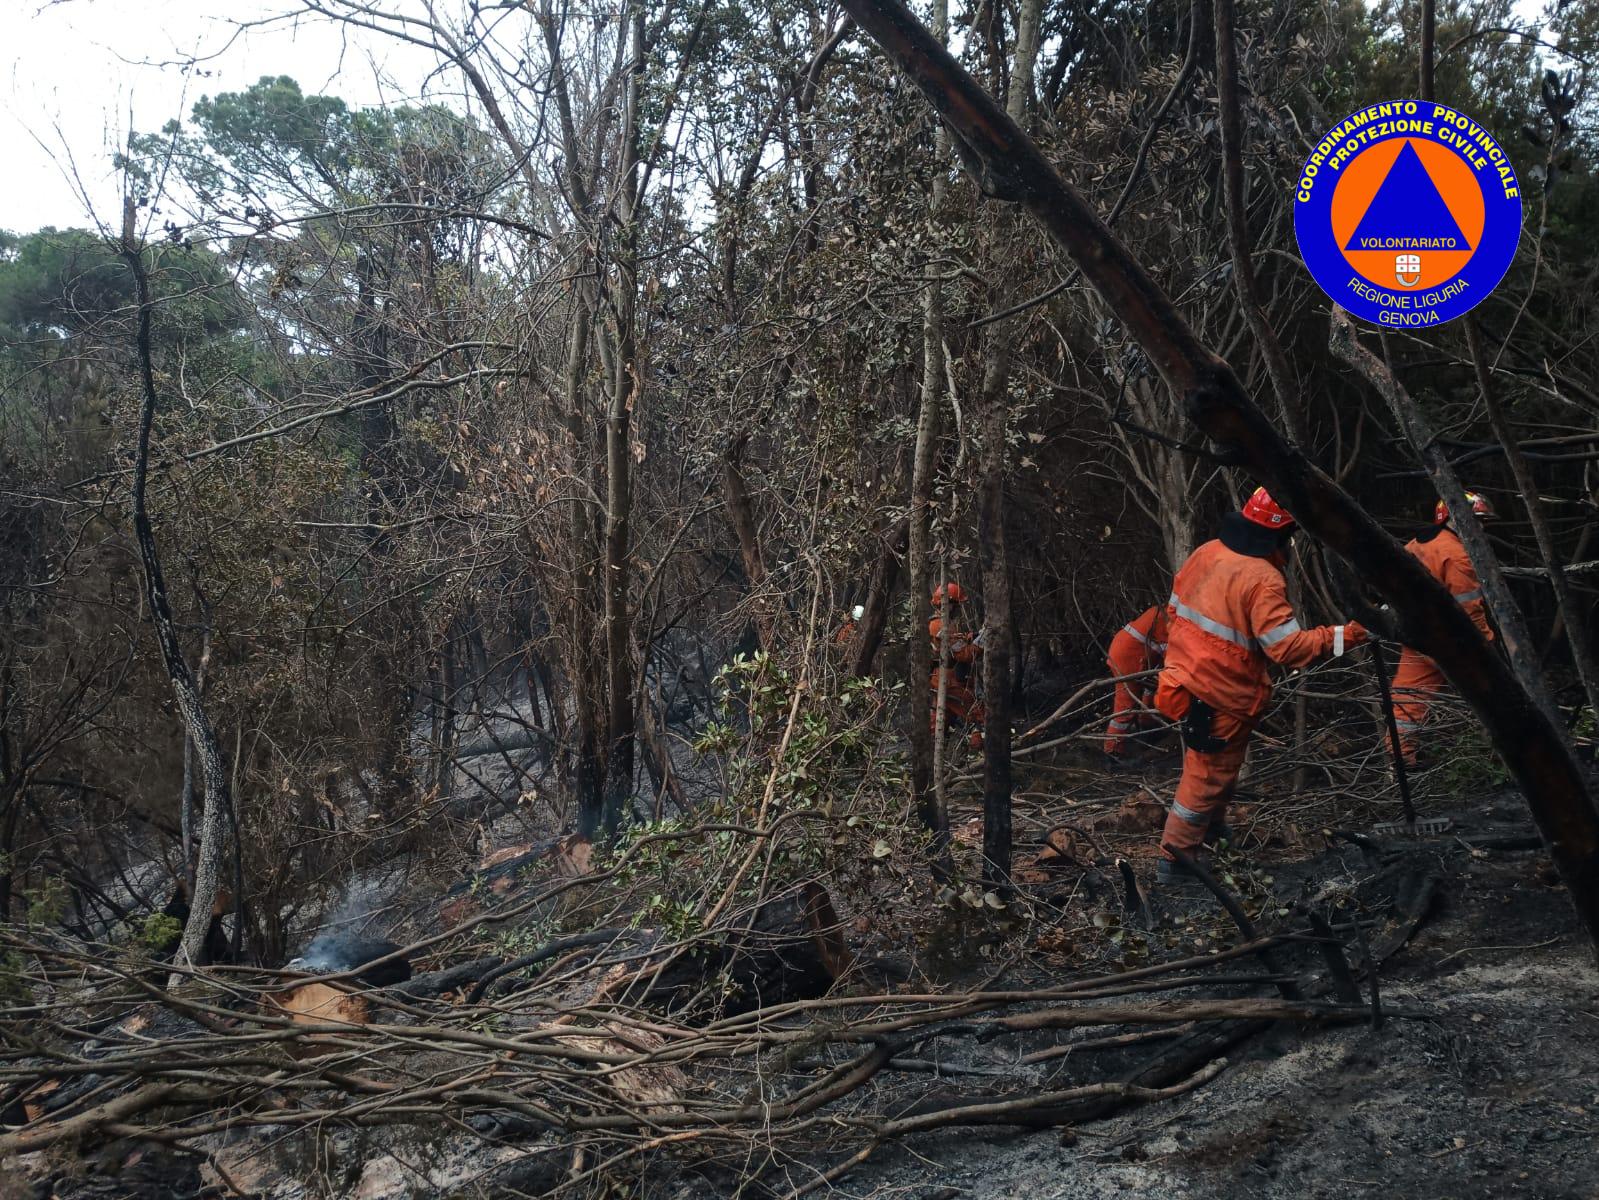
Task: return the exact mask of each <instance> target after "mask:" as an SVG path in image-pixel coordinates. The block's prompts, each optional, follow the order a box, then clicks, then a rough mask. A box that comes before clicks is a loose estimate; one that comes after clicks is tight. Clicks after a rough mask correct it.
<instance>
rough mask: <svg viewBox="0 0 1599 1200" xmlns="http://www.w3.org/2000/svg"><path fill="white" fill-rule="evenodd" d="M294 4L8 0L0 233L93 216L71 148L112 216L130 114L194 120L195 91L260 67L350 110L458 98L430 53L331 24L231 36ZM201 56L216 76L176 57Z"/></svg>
mask: <svg viewBox="0 0 1599 1200" xmlns="http://www.w3.org/2000/svg"><path fill="white" fill-rule="evenodd" d="M293 7H294V3H293V0H277V2H275V3H274V2H272V0H55V2H54V3H48V2H47V0H0V67H3V71H4V74H3V76H0V163H3V164H4V167H3V171H4V176H5V178H4V180H3V182H0V229H6V230H11V231H13V232H18V233H24V232H29V231H31V230H34V229H37V228H39V227H40V226H43V225H56V226H62V227H65V226H70V225H88V224H90V220H89V216H88V214H87V212H86V211H85V206H84V202H83V200H82V198H81V197H80V195H79V193H78V190H77V188H76V187H75V186H74V184H73V183H72V182H71V180H70V179H69V178H68V175H67V170H68V167H67V163H68V158H69V154H68V148H70V159H71V161H72V162H73V163H75V164H76V168H77V172H78V175H79V176H80V178H81V179H82V181H83V183H84V185H85V187H86V189H87V191H88V192H89V195H90V197H91V200H92V202H93V204H94V207H95V209H96V210H97V211H98V212H99V214H100V216H101V218H102V219H104V220H108V221H111V222H112V223H114V222H115V221H116V220H117V219H118V217H117V213H118V210H119V207H120V204H121V199H120V197H121V190H120V187H119V185H118V183H117V180H116V178H115V174H114V172H113V171H112V169H111V156H112V155H113V154H114V153H115V152H116V150H117V149H118V148H119V147H120V146H121V145H123V144H124V143H125V141H126V138H127V133H128V129H129V123H130V119H131V121H132V123H133V127H134V128H135V129H136V131H137V132H140V133H149V132H153V131H155V130H158V129H160V128H161V126H162V125H164V124H165V123H166V122H167V121H168V120H170V119H172V118H174V117H186V116H187V115H188V112H189V109H190V108H191V107H192V106H193V104H194V102H195V100H197V99H199V97H200V96H202V95H215V94H216V93H218V92H228V91H238V90H241V89H243V88H245V87H247V86H249V85H250V84H251V83H254V82H255V81H256V80H257V79H259V78H260V77H261V76H263V75H292V76H293V77H294V78H295V79H297V80H299V82H300V86H301V87H303V88H304V89H305V90H306V91H307V92H327V93H330V94H334V95H338V96H341V97H343V98H344V99H345V100H346V101H348V102H349V103H351V104H352V105H365V104H376V103H379V102H381V101H385V100H387V101H389V102H395V101H399V100H406V99H411V98H414V97H415V96H416V95H417V94H418V91H419V90H420V89H421V88H422V87H423V85H424V83H425V82H426V83H427V88H428V91H429V94H431V95H432V96H433V97H434V98H435V99H439V100H445V99H446V98H447V97H450V96H453V95H455V94H457V93H458V91H459V86H458V81H457V80H456V79H455V78H453V77H451V76H448V75H445V76H442V77H439V76H435V77H434V78H433V79H432V80H431V81H428V80H427V77H428V75H429V73H430V71H431V70H432V69H433V67H434V65H435V63H434V59H433V56H432V55H431V54H429V53H428V52H426V51H425V50H423V49H421V48H419V47H412V46H407V45H404V44H402V43H399V42H396V41H394V40H392V39H390V38H387V37H383V36H380V35H376V34H367V33H364V31H360V30H354V31H349V32H348V34H346V32H345V31H343V30H341V29H339V28H335V27H333V26H330V25H328V24H327V23H324V22H311V21H301V22H300V23H299V24H298V25H297V26H294V25H280V26H275V27H272V28H268V29H259V30H250V31H246V32H243V33H238V34H237V37H236V39H235V40H234V41H233V43H232V44H231V45H229V39H230V38H235V34H236V29H235V26H234V25H233V23H232V22H234V21H248V20H249V19H251V18H252V17H258V16H263V15H275V14H279V13H282V12H284V11H286V10H291V9H292V8H293ZM214 14H225V17H223V16H218V15H214ZM219 52H220V53H219ZM197 53H198V54H201V55H206V54H218V57H216V58H215V59H214V60H212V61H209V62H202V63H200V64H199V67H198V72H206V71H209V72H210V74H209V75H201V74H199V73H198V72H190V73H187V74H186V73H184V72H183V71H182V70H181V69H180V68H179V67H178V66H177V65H175V63H176V62H177V61H180V60H186V59H188V58H190V57H193V56H195V55H196V54H197ZM162 64H174V65H162ZM335 77H336V78H335ZM130 114H131V118H130ZM41 143H42V144H41Z"/></svg>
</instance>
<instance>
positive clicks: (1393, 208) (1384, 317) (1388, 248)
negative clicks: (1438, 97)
mask: <svg viewBox="0 0 1599 1200" xmlns="http://www.w3.org/2000/svg"><path fill="white" fill-rule="evenodd" d="M1294 233H1295V235H1296V236H1297V237H1298V239H1299V253H1300V254H1301V255H1302V256H1303V257H1304V260H1305V266H1307V267H1308V268H1310V273H1311V275H1312V276H1313V277H1314V278H1315V280H1316V282H1317V283H1318V284H1320V285H1321V289H1322V291H1324V292H1326V293H1327V295H1328V296H1330V297H1331V298H1332V299H1333V300H1334V301H1336V302H1337V303H1339V304H1341V305H1343V306H1344V307H1345V308H1347V309H1348V310H1349V311H1350V312H1351V313H1353V314H1354V315H1355V316H1357V317H1360V318H1362V319H1363V320H1366V321H1370V322H1371V323H1372V324H1374V325H1384V326H1388V327H1390V328H1394V327H1412V326H1425V325H1441V324H1442V323H1443V322H1445V321H1453V320H1454V319H1455V318H1456V317H1460V316H1464V315H1465V314H1466V313H1468V312H1470V311H1471V310H1472V309H1473V308H1475V307H1476V306H1477V305H1478V304H1480V303H1481V302H1482V301H1483V300H1485V299H1487V298H1488V293H1489V292H1491V291H1493V290H1494V288H1496V287H1497V286H1499V281H1500V280H1502V279H1503V278H1504V277H1505V271H1506V270H1508V269H1509V267H1510V260H1511V259H1512V258H1514V257H1515V254H1516V243H1517V242H1518V241H1519V239H1520V237H1521V189H1520V187H1519V186H1518V185H1517V183H1516V172H1515V169H1514V168H1513V167H1512V166H1511V165H1510V157H1509V155H1507V154H1506V153H1505V152H1504V150H1503V148H1501V147H1500V145H1499V143H1498V142H1496V141H1495V140H1494V139H1493V138H1492V137H1491V136H1490V135H1489V133H1488V131H1487V130H1486V129H1484V128H1483V127H1482V126H1481V125H1479V124H1477V122H1475V121H1473V120H1472V119H1471V118H1470V117H1468V116H1466V115H1465V114H1464V113H1459V112H1456V111H1455V110H1454V109H1452V108H1450V107H1449V106H1448V105H1445V104H1435V103H1433V102H1432V101H1431V100H1384V101H1382V102H1381V103H1379V104H1373V105H1370V106H1369V107H1367V108H1363V109H1361V110H1360V111H1359V112H1357V113H1351V114H1350V115H1349V116H1347V117H1345V118H1344V119H1343V120H1342V121H1340V122H1339V123H1338V124H1337V125H1335V126H1333V127H1332V129H1330V130H1329V131H1328V133H1327V136H1326V137H1324V138H1322V139H1321V141H1320V142H1318V143H1317V144H1316V149H1315V150H1314V151H1313V152H1312V153H1311V155H1310V157H1309V158H1308V159H1306V160H1305V167H1304V170H1302V171H1301V172H1300V174H1299V185H1298V187H1297V189H1296V190H1295V194H1294Z"/></svg>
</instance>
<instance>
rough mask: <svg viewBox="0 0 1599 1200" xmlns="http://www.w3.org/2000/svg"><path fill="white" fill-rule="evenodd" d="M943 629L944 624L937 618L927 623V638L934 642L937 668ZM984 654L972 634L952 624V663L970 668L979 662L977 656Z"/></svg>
mask: <svg viewBox="0 0 1599 1200" xmlns="http://www.w3.org/2000/svg"><path fill="white" fill-rule="evenodd" d="M943 629H944V623H943V621H941V620H939V618H937V617H934V618H933V619H932V620H931V621H929V622H928V623H927V636H928V637H929V638H930V639H932V642H933V666H934V667H935V668H936V667H937V666H938V639H939V635H940V634H941V633H942V632H943ZM982 652H983V648H982V647H981V646H979V645H978V644H977V642H976V641H975V640H973V638H972V635H971V634H970V633H968V632H967V631H966V630H964V629H962V628H961V627H960V626H959V625H955V624H954V623H953V622H952V623H951V627H950V631H949V660H950V662H952V663H957V664H959V665H963V666H970V665H971V664H972V663H974V662H976V661H977V656H978V655H979V654H981V653H982Z"/></svg>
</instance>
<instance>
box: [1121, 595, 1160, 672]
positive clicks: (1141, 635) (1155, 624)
mask: <svg viewBox="0 0 1599 1200" xmlns="http://www.w3.org/2000/svg"><path fill="white" fill-rule="evenodd" d="M1124 633H1125V634H1126V635H1127V636H1128V637H1130V638H1132V640H1133V641H1135V642H1137V643H1138V648H1139V651H1140V652H1141V655H1140V657H1139V659H1138V665H1137V666H1134V665H1133V662H1134V656H1133V655H1131V654H1128V655H1126V656H1125V657H1122V656H1118V654H1117V649H1116V641H1117V640H1119V639H1120V638H1121V635H1122V634H1124ZM1166 637H1167V631H1166V607H1165V605H1162V604H1152V605H1150V606H1149V607H1148V608H1146V609H1145V610H1144V611H1143V612H1141V613H1139V614H1138V615H1137V616H1136V617H1134V618H1133V619H1132V620H1131V621H1129V622H1127V624H1125V625H1123V626H1122V627H1121V629H1119V630H1118V631H1117V633H1116V637H1115V638H1114V639H1112V641H1111V650H1110V659H1111V662H1112V664H1114V665H1122V664H1123V663H1124V664H1125V665H1126V667H1127V672H1126V673H1129V674H1130V673H1131V672H1133V671H1142V670H1145V669H1146V664H1147V665H1148V666H1158V665H1159V664H1160V660H1161V658H1162V657H1163V656H1164V655H1165V653H1166ZM1119 658H1120V659H1121V661H1120V662H1118V659H1119Z"/></svg>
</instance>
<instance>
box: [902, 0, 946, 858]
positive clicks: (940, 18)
mask: <svg viewBox="0 0 1599 1200" xmlns="http://www.w3.org/2000/svg"><path fill="white" fill-rule="evenodd" d="M933 36H934V37H936V38H937V39H938V41H939V44H940V45H942V44H943V43H944V42H945V41H946V40H947V39H948V37H949V0H933ZM948 157H949V132H948V131H947V130H946V129H945V128H944V127H943V126H942V125H940V126H939V128H938V133H937V135H936V138H935V140H934V149H933V186H932V195H931V197H930V199H929V202H928V206H927V207H928V226H929V229H930V232H931V233H932V234H936V232H937V229H938V223H939V220H940V218H941V212H940V210H941V209H942V207H943V203H944V195H945V191H946V190H947V188H946V184H945V180H944V163H945V162H946V161H947V160H948ZM929 240H932V238H931V237H930V239H929ZM943 393H944V314H943V298H942V296H941V295H940V293H939V284H938V282H937V280H936V279H930V280H929V281H928V283H927V287H926V291H925V292H924V293H923V296H922V393H921V403H920V406H919V408H918V411H917V414H916V448H915V450H914V452H913V456H912V460H911V504H910V514H909V522H910V524H909V527H908V528H907V530H906V538H905V542H906V554H905V570H906V575H907V579H906V587H907V588H908V589H909V590H910V600H911V623H910V632H909V635H908V637H909V640H908V642H907V645H906V655H905V659H906V662H905V674H906V676H907V679H908V681H909V682H908V684H907V687H906V693H907V694H908V695H909V697H910V702H909V704H908V705H907V710H908V712H909V717H908V718H907V719H908V722H909V724H908V726H907V728H906V731H905V732H906V734H907V735H908V740H909V742H910V754H911V764H910V765H911V803H912V805H913V806H914V807H915V809H916V812H917V815H918V816H919V817H920V818H921V821H922V826H923V828H925V829H926V830H927V831H928V833H929V834H931V835H932V861H933V870H934V872H935V874H937V875H939V876H940V877H941V878H942V877H943V876H944V875H946V874H948V866H949V814H948V812H946V811H945V810H944V807H943V805H942V804H941V803H940V802H939V801H940V792H939V789H938V788H937V787H935V786H934V778H933V772H934V768H935V765H936V764H935V761H934V760H935V751H934V743H933V734H934V729H933V727H932V722H931V721H930V720H929V711H928V693H927V685H926V683H925V681H926V680H928V679H931V678H932V674H933V652H932V645H931V644H930V642H929V640H928V637H927V630H928V628H929V625H930V623H931V621H932V619H933V603H932V571H931V570H930V566H929V564H930V561H931V557H932V554H931V551H932V541H933V483H934V480H935V477H936V475H937V470H938V427H939V408H940V404H941V402H942V398H943Z"/></svg>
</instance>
